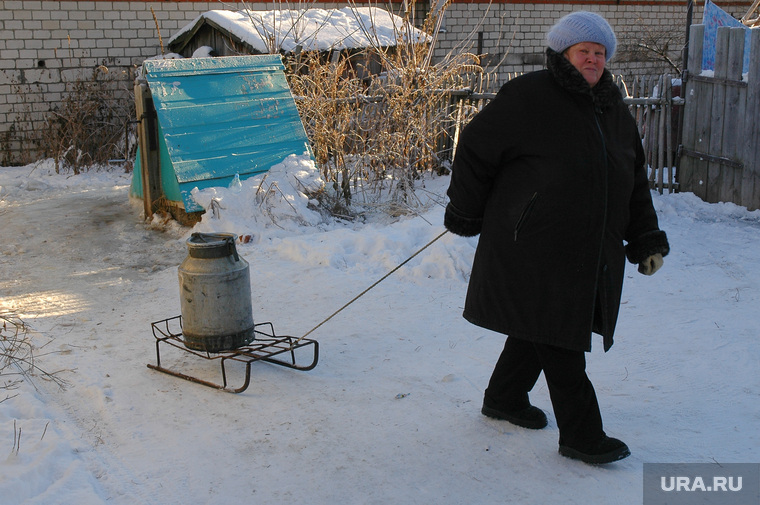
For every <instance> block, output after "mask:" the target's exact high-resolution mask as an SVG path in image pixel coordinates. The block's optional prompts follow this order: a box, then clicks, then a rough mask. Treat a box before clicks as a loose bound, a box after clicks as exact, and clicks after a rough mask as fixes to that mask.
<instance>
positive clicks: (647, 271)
mask: <svg viewBox="0 0 760 505" xmlns="http://www.w3.org/2000/svg"><path fill="white" fill-rule="evenodd" d="M662 264H663V259H662V254H660V253H657V254H653V255H651V256H650V257H648V258H647V259H645V260H644V261H642V262H641V263H639V273H642V274H644V275H653V274H654V273H655V272H656V271H657V270H659V269H660V267H661V266H662Z"/></svg>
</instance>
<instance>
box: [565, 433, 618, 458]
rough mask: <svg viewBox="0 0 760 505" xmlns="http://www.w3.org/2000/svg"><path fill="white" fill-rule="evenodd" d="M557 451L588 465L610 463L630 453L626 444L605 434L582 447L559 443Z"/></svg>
mask: <svg viewBox="0 0 760 505" xmlns="http://www.w3.org/2000/svg"><path fill="white" fill-rule="evenodd" d="M559 453H560V454H562V455H563V456H565V457H568V458H573V459H579V460H581V461H583V462H584V463H588V464H590V465H603V464H605V463H612V462H613V461H618V460H621V459H623V458H627V457H628V456H630V455H631V451H630V450H629V449H628V446H627V445H625V444H624V443H623V442H622V441H620V440H618V439H616V438H611V437H608V436H607V435H604V436H603V437H602V438H600V439H599V440H597V441H596V442H594V443H592V444H586V445H583V446H582V447H570V446H569V445H563V444H562V443H560V445H559Z"/></svg>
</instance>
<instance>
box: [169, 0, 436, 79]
mask: <svg viewBox="0 0 760 505" xmlns="http://www.w3.org/2000/svg"><path fill="white" fill-rule="evenodd" d="M429 40H431V39H430V37H429V36H428V35H427V34H426V33H425V32H423V31H421V30H419V29H418V28H415V27H414V26H413V25H411V24H410V23H408V22H406V21H405V20H404V19H403V18H401V17H400V16H397V15H395V14H392V13H391V12H388V11H387V10H385V9H382V8H379V7H356V6H354V7H344V8H341V9H317V8H308V9H300V10H269V11H255V10H239V11H229V10H211V11H208V12H205V13H203V14H201V15H200V16H198V17H197V18H195V19H194V20H193V21H192V22H191V23H189V24H187V25H186V26H184V27H183V28H181V29H180V30H179V31H178V32H177V33H175V34H174V35H173V36H172V37H171V38H170V39H169V41H168V42H167V46H168V49H169V50H170V51H172V52H174V53H177V54H179V55H181V56H183V57H186V58H187V57H191V56H193V55H197V54H198V53H201V54H203V55H208V54H210V55H218V56H232V55H248V54H282V55H286V56H288V55H293V54H297V53H299V52H305V51H318V52H320V53H322V54H323V55H324V56H325V58H332V57H334V56H335V53H341V54H345V55H347V56H349V57H351V59H352V61H354V62H355V63H361V65H357V64H354V68H357V69H358V68H361V69H365V70H362V72H367V73H370V74H378V73H380V72H381V71H382V70H383V69H382V65H381V59H380V58H379V57H377V52H378V51H372V49H381V50H383V51H385V50H392V48H394V47H396V46H398V45H399V44H402V43H423V42H427V41H429ZM368 49H369V51H368ZM357 59H358V60H360V61H358V62H357V61H356V60H357Z"/></svg>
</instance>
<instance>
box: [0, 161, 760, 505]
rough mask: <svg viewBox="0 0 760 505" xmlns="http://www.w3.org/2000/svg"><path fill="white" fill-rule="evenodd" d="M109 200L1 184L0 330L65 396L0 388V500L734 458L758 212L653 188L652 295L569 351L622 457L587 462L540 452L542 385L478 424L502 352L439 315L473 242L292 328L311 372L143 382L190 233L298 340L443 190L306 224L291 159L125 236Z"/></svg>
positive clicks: (745, 453) (554, 471)
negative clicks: (226, 252) (196, 213)
mask: <svg viewBox="0 0 760 505" xmlns="http://www.w3.org/2000/svg"><path fill="white" fill-rule="evenodd" d="M129 182H130V176H129V175H128V174H124V173H122V171H120V170H110V171H109V170H100V171H91V172H88V173H85V174H82V175H78V176H73V175H71V174H60V175H58V174H55V173H54V170H53V169H52V163H51V162H49V161H48V162H43V163H40V164H35V165H30V166H26V167H7V168H0V218H1V219H2V237H3V239H2V241H0V313H5V314H8V313H13V314H16V315H17V316H18V317H20V318H21V319H22V320H24V321H25V322H26V323H27V324H28V325H29V327H30V328H31V338H32V341H33V343H34V344H35V346H36V349H35V353H36V358H35V364H36V365H37V366H39V367H40V368H41V369H42V370H45V371H47V372H57V374H56V377H58V378H60V379H63V380H65V381H66V382H67V384H68V386H67V387H66V389H60V388H59V387H58V386H57V385H56V384H54V383H53V382H51V381H49V380H45V378H44V377H43V376H42V375H40V374H37V375H35V376H33V377H30V378H27V379H25V380H24V381H23V383H22V384H21V385H20V387H19V388H17V389H13V390H3V389H0V402H1V403H0V503H2V504H3V505H5V504H45V505H50V504H71V503H76V504H78V505H93V504H105V503H108V504H130V505H133V504H157V505H165V504H191V503H192V504H198V503H204V504H222V503H267V504H271V503H304V504H306V503H308V504H315V505H322V504H324V505H333V504H336V503H368V504H369V503H377V504H381V503H383V504H385V503H403V504H413V503H420V504H430V503H435V504H461V503H478V504H503V503H520V504H542V505H543V504H551V503H562V504H583V505H586V504H589V503H641V501H642V467H643V463H645V462H652V463H666V462H706V463H716V464H723V463H729V462H756V461H757V455H756V451H757V447H759V446H760V437H759V436H758V426H760V401H759V400H760V398H759V396H760V393H759V392H760V374H758V364H760V339H758V327H759V325H758V315H757V307H758V303H759V302H760V255H758V251H759V250H760V211H753V212H750V211H747V210H746V209H745V208H742V207H738V206H735V205H733V204H707V203H704V202H702V201H701V200H699V199H698V198H696V197H695V196H694V195H692V194H689V193H682V194H671V195H658V194H656V193H655V194H653V198H654V202H655V206H656V209H657V211H658V215H659V217H660V223H661V227H662V228H663V229H664V230H666V231H667V232H668V235H669V238H670V242H671V246H672V252H671V254H670V255H669V256H668V257H667V258H666V260H665V266H664V267H663V268H662V270H660V271H659V272H658V273H657V274H656V275H654V276H653V277H645V276H642V275H640V274H638V273H637V272H636V269H635V267H634V266H632V265H629V267H628V270H627V272H626V285H625V290H624V293H623V304H622V309H621V315H620V322H619V328H618V331H617V334H616V344H615V346H614V347H613V348H612V350H611V351H610V352H609V353H604V352H603V351H602V349H601V347H602V346H601V340H600V339H599V338H598V337H596V338H595V340H594V349H593V351H592V352H591V353H590V354H589V355H588V371H589V375H590V377H591V379H592V381H593V382H594V385H595V387H596V390H597V394H598V396H599V401H600V404H601V408H602V414H603V417H604V421H605V429H606V431H607V433H608V434H610V435H611V436H616V437H619V438H621V439H623V440H624V441H626V442H627V443H628V445H629V446H630V447H631V450H632V456H630V457H629V458H627V459H625V460H623V461H620V462H617V463H613V464H610V465H606V466H602V467H595V466H589V465H586V464H583V463H580V462H577V461H573V460H569V459H566V458H563V457H562V456H560V455H559V454H558V453H557V437H558V433H557V428H556V424H555V422H554V417H553V414H552V412H551V405H550V402H549V398H548V393H547V389H546V385H545V382H544V380H543V378H540V379H539V382H538V384H537V386H536V388H535V390H534V391H533V393H532V394H531V400H532V402H533V403H534V404H536V405H537V406H539V407H541V408H542V409H544V410H545V411H547V413H548V417H549V426H548V427H547V428H546V429H544V430H540V431H531V430H525V429H522V428H518V427H516V426H513V425H511V424H509V423H506V422H503V421H496V420H492V419H489V418H486V417H484V416H482V415H481V414H480V406H481V401H482V394H483V389H484V388H485V386H486V383H487V380H488V377H489V376H490V372H491V370H492V367H493V365H494V363H495V361H496V359H497V357H498V354H499V352H500V351H501V348H502V346H503V342H504V337H503V336H501V335H498V334H494V333H490V332H488V331H485V330H482V329H480V328H477V327H475V326H472V325H470V324H468V323H467V322H466V321H464V320H463V319H462V318H461V311H462V304H463V300H464V295H465V290H466V286H467V277H468V274H469V268H470V264H471V261H472V257H473V253H474V248H475V245H476V239H464V238H461V237H456V236H454V235H452V234H446V235H444V236H443V237H442V238H440V239H439V240H437V241H435V242H434V243H433V244H432V245H430V247H428V248H427V249H426V250H424V251H423V252H422V253H420V254H419V255H418V256H416V257H415V258H414V259H413V260H411V261H409V262H408V263H407V264H406V265H404V266H403V267H402V268H400V269H399V270H398V271H397V272H395V273H394V274H393V275H391V276H389V277H388V278H387V279H385V280H384V281H383V282H381V283H379V284H378V285H377V286H376V287H374V288H373V289H371V290H370V291H368V292H367V293H366V294H364V295H363V296H362V297H360V298H359V299H358V300H357V301H355V302H354V303H352V304H351V305H349V306H348V307H347V308H346V309H345V310H343V311H341V312H340V313H338V314H337V315H336V316H335V317H333V318H332V319H330V320H329V321H327V322H326V323H325V324H323V325H322V326H321V327H319V328H318V329H317V330H316V331H314V332H313V333H311V334H310V335H309V338H313V339H315V340H317V341H318V342H319V344H320V357H319V363H318V364H317V366H316V368H314V369H313V370H311V371H295V370H289V369H286V368H282V367H276V366H273V365H271V364H266V363H255V364H254V365H253V369H252V384H251V386H250V387H249V388H248V389H247V390H246V391H245V392H243V393H241V394H237V395H235V394H231V393H227V392H224V391H218V390H214V389H212V388H208V387H205V386H202V385H198V384H195V383H191V382H188V381H184V380H182V379H179V378H175V377H172V376H169V375H166V374H162V373H159V372H157V371H154V370H151V369H149V368H148V367H147V366H146V365H147V364H149V363H155V339H154V337H153V335H152V334H151V328H150V323H151V322H153V321H158V320H162V319H165V318H168V317H172V316H175V315H179V310H180V309H179V295H178V279H177V266H178V265H179V264H180V263H181V261H182V260H183V259H184V257H185V255H186V251H187V247H186V243H185V241H186V240H187V238H188V237H189V236H190V234H191V233H192V232H193V231H232V232H234V233H236V234H237V235H240V236H246V235H248V236H250V238H251V239H250V240H249V241H248V242H247V243H239V244H238V246H237V247H238V252H239V253H240V255H241V256H242V257H243V258H245V259H246V261H248V262H249V264H250V270H251V291H252V300H253V312H254V319H255V320H256V321H257V322H263V321H271V322H272V323H273V324H274V326H275V329H276V330H277V331H278V333H280V334H287V335H293V336H296V337H300V336H302V335H304V334H305V333H307V332H308V331H309V330H311V329H312V328H314V327H315V326H316V325H318V324H319V323H320V322H322V321H324V320H325V319H326V318H327V317H328V316H329V315H330V314H333V313H334V312H335V311H336V310H337V309H338V308H339V307H341V306H343V305H344V304H345V303H347V302H348V301H349V300H351V299H352V298H353V297H355V296H356V295H357V294H359V293H361V292H362V291H363V290H364V289H366V288H367V287H369V286H370V285H372V284H373V283H374V282H376V281H377V280H378V279H380V278H381V277H383V276H384V275H385V274H387V273H388V272H389V271H390V270H391V269H393V268H394V267H396V266H397V265H399V264H400V263H401V262H403V261H404V260H405V259H406V258H408V257H410V256H411V255H412V254H414V253H415V252H416V251H418V250H419V249H421V248H422V247H423V246H424V245H425V244H427V243H428V242H430V241H431V240H433V239H434V238H435V237H437V236H438V235H439V234H440V233H441V232H442V231H443V227H442V225H441V223H442V219H443V205H444V195H445V189H446V187H447V185H448V178H447V177H434V178H427V179H425V180H424V181H421V183H424V186H425V191H419V193H420V194H424V195H428V197H427V198H426V199H425V200H423V201H422V203H421V206H420V207H419V209H418V212H417V213H416V215H410V216H408V217H403V218H400V219H397V220H390V219H380V218H377V217H372V216H369V217H368V218H366V219H364V220H361V221H356V222H346V221H339V220H329V219H326V218H324V217H322V216H321V215H319V214H318V213H316V212H315V211H313V210H312V208H313V207H312V206H310V205H308V203H309V202H308V199H307V198H306V197H305V196H304V195H303V194H302V193H301V191H300V189H302V188H303V187H305V186H307V185H309V184H318V183H319V174H318V173H317V172H316V170H315V169H314V168H313V166H310V165H309V163H308V162H307V161H306V160H305V159H304V158H303V157H298V156H294V157H292V158H290V159H288V160H286V161H285V162H283V164H282V165H281V166H278V167H276V168H275V169H273V170H272V172H271V173H270V174H268V175H267V176H266V178H263V176H262V177H261V178H258V179H256V180H254V179H250V180H246V181H243V183H242V185H241V187H239V188H237V189H234V188H232V189H227V188H217V189H213V190H204V191H203V192H198V194H197V195H196V196H197V197H198V198H200V199H202V200H204V201H205V202H206V203H207V204H208V205H210V202H211V201H212V200H213V201H215V206H217V207H218V208H217V210H218V212H217V214H216V218H214V217H213V214H212V213H211V212H209V213H208V214H207V215H206V217H204V219H203V221H202V222H201V223H200V224H198V225H197V226H196V227H195V228H194V229H187V228H181V227H179V226H178V225H176V224H175V223H174V222H171V221H168V222H167V221H165V220H162V219H161V218H154V219H153V220H152V221H151V222H149V223H145V222H144V221H143V220H142V219H141V217H140V209H141V204H140V203H137V202H131V201H130V200H129V198H128V196H127V195H128V190H129ZM262 191H263V193H262ZM547 317H551V314H547ZM4 335H5V334H4ZM173 359H174V360H175V361H173V362H171V363H164V364H165V365H167V366H171V365H173V364H176V365H177V366H178V367H184V370H190V371H192V372H193V373H196V374H198V375H200V376H202V377H204V378H207V379H208V380H215V379H216V378H217V374H216V372H217V370H216V368H215V365H209V364H207V363H196V362H194V361H192V360H190V359H189V358H182V357H176V358H173ZM11 371H12V370H11V369H6V370H5V375H3V377H2V381H3V382H2V383H3V384H6V383H7V381H8V380H11V379H13V378H18V377H17V376H10V375H8V374H9V372H11ZM5 398H7V399H5Z"/></svg>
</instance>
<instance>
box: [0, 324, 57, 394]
mask: <svg viewBox="0 0 760 505" xmlns="http://www.w3.org/2000/svg"><path fill="white" fill-rule="evenodd" d="M35 351H36V348H35V346H34V345H33V343H32V339H31V336H30V334H29V328H28V326H27V325H26V324H25V323H24V322H23V321H22V320H21V319H19V318H18V317H15V316H13V315H10V314H0V403H2V402H4V401H6V400H9V399H11V398H13V397H14V396H16V394H15V393H13V391H15V390H16V389H18V388H19V386H20V385H21V383H22V382H24V380H27V381H28V382H30V383H31V384H32V385H34V381H33V377H42V378H44V379H46V380H50V381H52V382H54V383H55V384H57V385H58V386H59V387H65V386H66V382H65V381H64V380H63V379H62V378H61V377H60V373H59V372H54V373H49V372H47V371H45V370H43V369H42V368H40V366H39V365H38V364H37V363H36V354H35ZM35 387H36V386H35Z"/></svg>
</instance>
